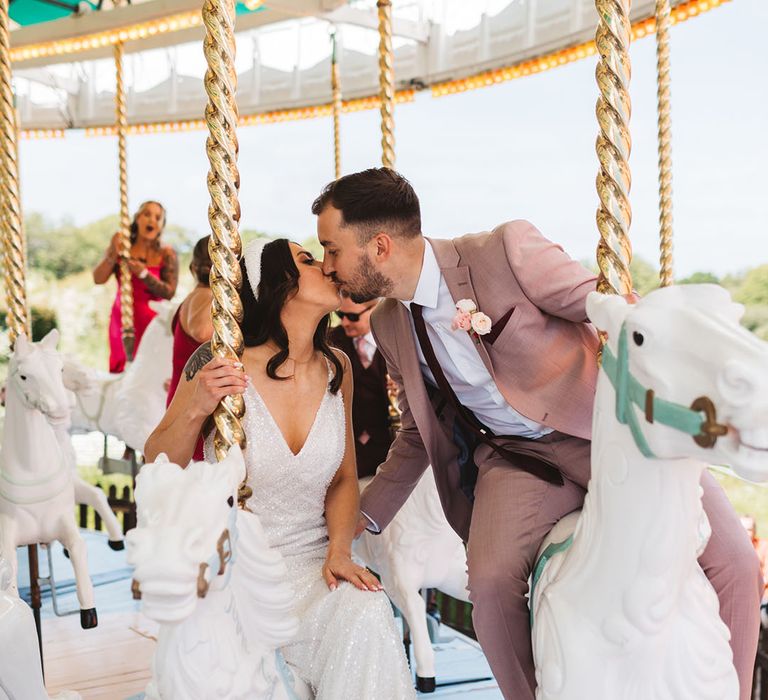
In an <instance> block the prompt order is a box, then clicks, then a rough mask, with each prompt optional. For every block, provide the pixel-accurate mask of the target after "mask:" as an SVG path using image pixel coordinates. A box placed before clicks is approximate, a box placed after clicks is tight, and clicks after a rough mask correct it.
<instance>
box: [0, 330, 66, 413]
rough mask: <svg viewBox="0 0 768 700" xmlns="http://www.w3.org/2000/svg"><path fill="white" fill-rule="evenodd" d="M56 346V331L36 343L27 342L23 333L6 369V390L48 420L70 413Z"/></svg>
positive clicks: (17, 339)
mask: <svg viewBox="0 0 768 700" xmlns="http://www.w3.org/2000/svg"><path fill="white" fill-rule="evenodd" d="M58 342H59V332H58V331H57V330H56V329H55V328H54V329H53V330H51V331H50V332H49V333H48V335H46V336H45V338H43V339H42V340H41V341H40V342H38V343H33V342H30V341H29V340H28V339H27V336H26V335H24V334H23V333H22V334H21V335H19V337H18V338H16V344H15V347H14V351H13V355H12V356H11V361H10V364H9V366H8V389H9V390H12V391H14V393H15V394H16V395H17V396H18V397H19V399H20V401H21V403H22V404H23V405H24V406H25V407H26V408H28V409H31V410H36V411H40V412H41V413H42V414H43V415H45V416H46V417H47V418H51V419H61V418H63V417H66V416H68V415H69V411H70V402H69V396H68V394H67V391H66V389H65V388H64V380H63V376H62V372H63V367H64V365H63V361H62V358H61V355H60V354H59V352H58V351H57V350H56V345H57V343H58Z"/></svg>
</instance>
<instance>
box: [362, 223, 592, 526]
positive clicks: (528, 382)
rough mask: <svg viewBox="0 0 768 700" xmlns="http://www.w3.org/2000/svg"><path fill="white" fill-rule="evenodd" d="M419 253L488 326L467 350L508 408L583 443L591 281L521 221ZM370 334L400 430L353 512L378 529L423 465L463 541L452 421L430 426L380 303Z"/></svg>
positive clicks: (416, 374)
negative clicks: (388, 378) (394, 393)
mask: <svg viewBox="0 0 768 700" xmlns="http://www.w3.org/2000/svg"><path fill="white" fill-rule="evenodd" d="M427 245H432V247H433V249H434V251H435V256H436V258H437V262H438V264H439V265H440V269H441V271H442V274H443V277H444V278H445V282H446V284H447V286H448V289H449V290H450V292H451V295H452V296H453V299H454V301H458V300H459V299H472V300H473V301H474V302H475V303H476V305H477V308H478V309H479V310H480V311H482V312H483V313H485V314H487V315H488V316H490V318H491V321H492V322H493V327H492V329H491V333H489V334H488V335H486V336H483V339H482V341H481V342H479V343H478V344H477V345H476V347H477V351H478V355H479V357H480V359H481V360H482V362H483V363H484V364H485V366H486V367H487V368H488V371H489V372H490V373H491V376H492V377H493V378H494V380H495V382H496V385H497V386H498V388H499V391H500V392H501V394H502V396H504V398H505V399H506V400H507V402H508V403H509V405H510V406H512V407H513V408H514V409H515V410H517V411H518V412H520V413H522V414H523V415H524V416H526V417H528V418H530V419H531V420H534V421H537V422H539V423H543V424H544V425H547V426H549V427H550V428H554V429H555V430H558V431H560V432H563V433H567V434H569V435H575V436H578V437H582V438H586V439H590V438H591V433H592V404H593V400H594V395H595V383H596V380H597V362H596V355H597V350H598V345H599V343H598V337H597V333H596V331H595V329H594V327H592V326H591V325H589V324H588V323H581V322H583V321H587V318H586V316H585V299H586V296H587V294H588V293H589V292H591V291H593V290H594V289H595V286H596V277H595V276H594V275H592V274H591V273H589V272H588V271H587V270H585V269H584V268H583V267H582V266H581V265H580V264H579V263H577V262H575V261H574V260H572V259H571V258H569V257H568V256H567V255H566V254H565V253H564V252H563V250H562V248H560V246H558V245H556V244H555V243H552V242H551V241H549V240H547V239H546V238H544V237H543V236H542V235H541V234H540V233H539V231H538V230H537V229H536V228H535V227H534V226H533V225H531V224H530V223H528V222H527V221H512V222H509V223H506V224H502V225H501V226H499V227H498V228H496V229H494V230H493V231H492V232H490V233H478V234H470V235H466V236H462V237H461V238H455V239H453V240H439V239H428V240H427ZM523 261H528V263H527V265H525V266H524V265H523ZM531 261H534V264H531ZM543 312H546V313H543ZM573 321H576V322H577V323H572V322H573ZM372 327H373V332H374V335H375V337H376V343H377V345H378V348H379V351H380V352H381V353H382V355H383V356H384V358H385V359H386V361H387V365H388V366H389V371H390V374H391V375H392V378H393V379H394V380H395V381H396V382H397V383H398V384H399V385H400V387H401V391H400V394H399V401H400V408H401V410H402V430H401V431H400V432H399V433H398V435H397V437H396V438H395V441H394V443H393V445H392V448H391V449H390V452H389V455H388V457H387V460H386V461H385V462H384V464H383V465H382V466H381V467H380V468H379V471H378V474H377V475H376V477H375V478H374V480H373V481H372V482H371V484H370V485H369V486H368V488H367V489H366V490H365V491H364V493H363V496H362V503H361V507H362V510H363V511H364V512H365V513H366V514H367V515H369V516H370V517H371V518H372V519H373V520H374V521H375V522H376V524H377V525H378V526H379V527H381V528H384V527H386V526H387V525H388V524H389V522H390V521H391V520H392V518H393V517H394V515H395V514H396V513H397V511H398V510H399V509H400V507H401V506H402V505H403V503H404V502H405V501H406V499H407V498H408V495H409V494H410V493H411V490H412V489H413V488H414V486H415V485H416V483H417V482H418V480H419V478H420V477H421V475H422V473H423V472H424V470H425V469H426V467H427V465H429V464H431V465H432V466H433V468H434V472H435V479H436V481H437V488H438V491H439V494H440V500H441V502H442V505H443V509H444V510H445V514H446V516H447V518H448V521H449V522H450V524H451V526H452V527H453V529H454V530H456V532H457V533H458V534H459V535H460V536H461V537H462V538H463V539H464V540H465V541H466V539H467V537H468V534H469V523H470V518H471V516H472V504H471V502H470V501H469V499H468V498H467V497H466V496H465V495H464V494H463V493H462V491H461V490H460V489H459V467H458V464H457V462H456V456H457V448H456V447H455V446H454V444H453V442H452V441H451V431H452V425H448V423H452V422H453V421H452V420H445V416H444V417H443V420H442V421H441V420H440V419H438V417H437V415H436V413H435V411H434V409H433V407H432V405H431V403H430V400H429V397H428V395H427V391H426V388H425V386H424V379H423V377H422V374H421V369H420V366H419V359H418V355H417V351H416V339H415V337H414V334H413V331H412V325H411V319H410V313H409V311H408V309H407V308H406V307H405V306H404V305H403V304H402V303H401V302H399V301H396V300H394V299H387V300H385V301H384V302H382V303H381V304H380V305H379V306H378V308H377V309H376V310H375V311H374V314H373V318H372ZM456 332H457V333H462V332H464V331H456Z"/></svg>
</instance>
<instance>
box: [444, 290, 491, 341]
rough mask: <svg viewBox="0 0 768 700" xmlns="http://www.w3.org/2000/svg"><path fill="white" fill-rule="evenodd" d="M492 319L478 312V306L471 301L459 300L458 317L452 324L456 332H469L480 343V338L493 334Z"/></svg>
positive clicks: (456, 316) (457, 306) (454, 318)
mask: <svg viewBox="0 0 768 700" xmlns="http://www.w3.org/2000/svg"><path fill="white" fill-rule="evenodd" d="M492 325H493V324H492V322H491V319H490V318H489V317H488V316H487V315H486V314H484V313H483V312H482V311H478V309H477V305H476V304H475V302H474V301H472V300H471V299H459V301H457V302H456V315H455V316H454V317H453V321H452V322H451V329H452V330H454V331H458V330H461V331H467V332H468V333H469V334H470V335H471V336H472V337H473V338H474V339H475V341H476V342H480V338H479V336H481V335H485V334H486V333H490V332H491V326H492Z"/></svg>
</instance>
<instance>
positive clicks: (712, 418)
mask: <svg viewBox="0 0 768 700" xmlns="http://www.w3.org/2000/svg"><path fill="white" fill-rule="evenodd" d="M602 370H603V372H605V374H606V376H607V377H608V379H610V380H611V384H612V385H613V388H614V390H615V391H616V418H617V419H618V421H619V423H622V424H623V425H629V429H630V431H631V432H632V437H633V439H634V441H635V444H636V445H637V447H638V449H639V450H640V452H641V453H642V454H643V456H645V457H655V456H656V455H654V454H653V451H652V450H651V448H650V446H649V445H648V441H647V440H646V439H645V435H643V431H642V430H641V427H640V421H639V420H638V417H637V414H636V412H635V410H634V408H633V406H638V407H639V408H640V409H641V410H642V411H643V412H644V413H645V420H646V421H647V422H648V423H660V424H661V425H666V426H668V427H670V428H674V429H675V430H679V431H681V432H683V433H686V434H687V435H690V436H691V437H693V439H694V441H695V442H696V444H697V445H699V446H700V447H714V445H715V443H716V442H717V438H718V437H722V436H723V435H725V434H726V433H727V432H728V426H726V425H723V424H721V423H718V422H717V412H716V410H715V405H714V404H713V403H712V400H711V399H709V398H708V397H706V396H700V397H698V398H697V399H695V400H694V401H693V403H692V404H691V405H690V406H683V405H682V404H679V403H674V402H673V401H666V400H664V399H660V398H658V397H657V396H656V395H655V394H654V391H653V389H647V388H646V387H644V386H643V385H642V384H640V382H639V381H638V380H637V379H636V378H635V377H634V376H633V375H632V373H631V372H630V370H629V349H628V344H627V328H626V324H622V326H621V332H620V333H619V343H618V354H617V355H614V354H613V352H612V351H611V349H610V347H608V344H607V343H606V344H605V345H604V346H603V362H602Z"/></svg>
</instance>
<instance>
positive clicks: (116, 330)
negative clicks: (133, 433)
mask: <svg viewBox="0 0 768 700" xmlns="http://www.w3.org/2000/svg"><path fill="white" fill-rule="evenodd" d="M164 227H165V209H164V208H163V205H162V204H160V203H159V202H152V201H149V202H144V203H143V204H142V205H141V206H140V207H139V210H138V211H137V212H136V214H135V215H134V217H133V222H132V223H131V227H130V232H131V254H130V257H129V258H128V269H129V270H130V271H131V284H132V287H133V326H134V333H135V338H136V340H135V350H138V347H139V343H140V342H141V336H142V335H143V334H144V331H145V330H146V328H147V326H148V325H149V322H150V321H151V320H152V319H153V318H154V317H155V312H154V311H153V310H152V309H151V308H150V306H149V302H150V301H154V300H158V299H171V298H172V297H173V295H174V294H175V293H176V284H177V283H178V280H179V263H178V259H177V257H176V251H174V249H173V248H171V246H164V245H162V244H161V242H160V235H161V234H162V232H163V228H164ZM119 250H120V234H119V233H116V234H115V235H114V236H112V241H111V242H110V244H109V247H108V248H107V251H106V253H105V254H104V258H103V259H102V261H101V262H100V263H99V264H98V265H97V266H96V267H95V268H94V270H93V281H94V282H95V283H96V284H105V283H106V282H107V281H108V280H109V278H110V277H111V276H112V275H113V274H114V275H115V278H116V279H117V295H116V297H115V303H114V304H113V305H112V315H111V317H110V321H109V371H110V372H122V371H123V369H124V368H125V360H126V357H125V349H124V348H123V339H122V320H121V313H120V266H119V265H118V260H119ZM135 350H134V352H135Z"/></svg>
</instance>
